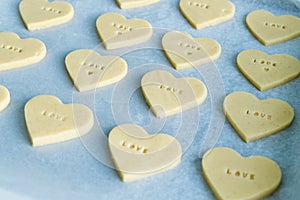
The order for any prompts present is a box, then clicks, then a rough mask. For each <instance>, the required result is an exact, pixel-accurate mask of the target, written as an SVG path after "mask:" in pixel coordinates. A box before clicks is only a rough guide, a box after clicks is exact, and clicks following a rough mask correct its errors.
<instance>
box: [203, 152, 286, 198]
mask: <svg viewBox="0 0 300 200" xmlns="http://www.w3.org/2000/svg"><path fill="white" fill-rule="evenodd" d="M202 171H203V174H204V177H205V179H206V181H207V183H208V185H209V186H210V188H211V190H212V191H213V193H214V194H215V196H216V197H217V199H224V200H225V199H226V200H227V199H232V200H233V199H249V200H250V199H252V200H254V199H263V198H264V197H266V196H268V195H270V194H272V193H273V192H274V191H275V190H276V189H277V188H278V186H279V184H280V181H281V170H280V167H279V166H278V165H277V164H276V163H275V162H274V161H273V160H271V159H269V158H266V157H262V156H250V157H246V158H245V157H242V156H241V155H240V154H239V153H237V152H236V151H234V150H232V149H229V148H214V149H211V150H209V151H207V153H206V154H205V155H204V156H203V159H202Z"/></svg>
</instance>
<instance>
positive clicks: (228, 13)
mask: <svg viewBox="0 0 300 200" xmlns="http://www.w3.org/2000/svg"><path fill="white" fill-rule="evenodd" d="M179 7H180V10H181V12H182V14H183V15H184V16H185V18H186V19H187V20H188V21H189V22H190V23H191V24H192V25H193V26H194V27H195V28H196V29H203V28H206V27H210V26H214V25H217V24H220V23H222V22H225V21H228V20H230V19H231V18H233V16H234V12H235V7H234V5H233V3H231V2H230V1H228V0H181V1H180V5H179Z"/></svg>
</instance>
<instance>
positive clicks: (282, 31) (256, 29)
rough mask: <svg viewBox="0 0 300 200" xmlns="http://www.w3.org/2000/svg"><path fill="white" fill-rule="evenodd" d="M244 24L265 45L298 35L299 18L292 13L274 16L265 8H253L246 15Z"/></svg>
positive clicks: (299, 31)
mask: <svg viewBox="0 0 300 200" xmlns="http://www.w3.org/2000/svg"><path fill="white" fill-rule="evenodd" d="M246 24H247V26H248V28H249V30H250V31H251V32H252V34H253V35H254V36H255V37H256V38H257V39H258V40H259V41H260V42H261V43H262V44H263V45H266V46H268V45H273V44H276V43H280V42H284V41H287V40H290V39H293V38H296V37H298V36H299V35H300V19H299V18H298V17H296V16H292V15H282V16H274V15H273V14H272V13H270V12H268V11H265V10H255V11H253V12H251V13H249V14H248V15H247V18H246Z"/></svg>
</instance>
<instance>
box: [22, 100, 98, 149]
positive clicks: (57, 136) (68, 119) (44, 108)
mask: <svg viewBox="0 0 300 200" xmlns="http://www.w3.org/2000/svg"><path fill="white" fill-rule="evenodd" d="M24 112H25V120H26V125H27V130H28V133H29V136H30V139H31V142H32V145H33V146H42V145H47V144H54V143H58V142H62V141H67V140H70V139H73V138H77V137H80V136H82V135H85V134H87V133H88V132H89V131H90V130H91V129H92V127H93V124H94V116H93V113H92V111H91V110H90V109H89V108H88V107H86V106H84V105H81V104H63V103H62V102H61V101H60V99H58V98H57V97H55V96H50V95H40V96H36V97H34V98H32V99H30V100H29V101H28V102H27V103H26V105H25V108H24Z"/></svg>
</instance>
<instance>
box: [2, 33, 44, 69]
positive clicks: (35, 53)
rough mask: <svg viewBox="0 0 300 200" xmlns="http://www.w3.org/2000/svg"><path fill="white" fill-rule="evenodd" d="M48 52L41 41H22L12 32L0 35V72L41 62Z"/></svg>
mask: <svg viewBox="0 0 300 200" xmlns="http://www.w3.org/2000/svg"><path fill="white" fill-rule="evenodd" d="M46 52H47V50H46V46H45V45H44V43H43V42H42V41H40V40H37V39H33V38H27V39H20V37H19V36H18V35H17V34H15V33H11V32H1V33H0V71H4V70H9V69H14V68H19V67H24V66H26V65H31V64H34V63H37V62H40V61H41V60H42V59H43V58H44V57H45V56H46Z"/></svg>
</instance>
